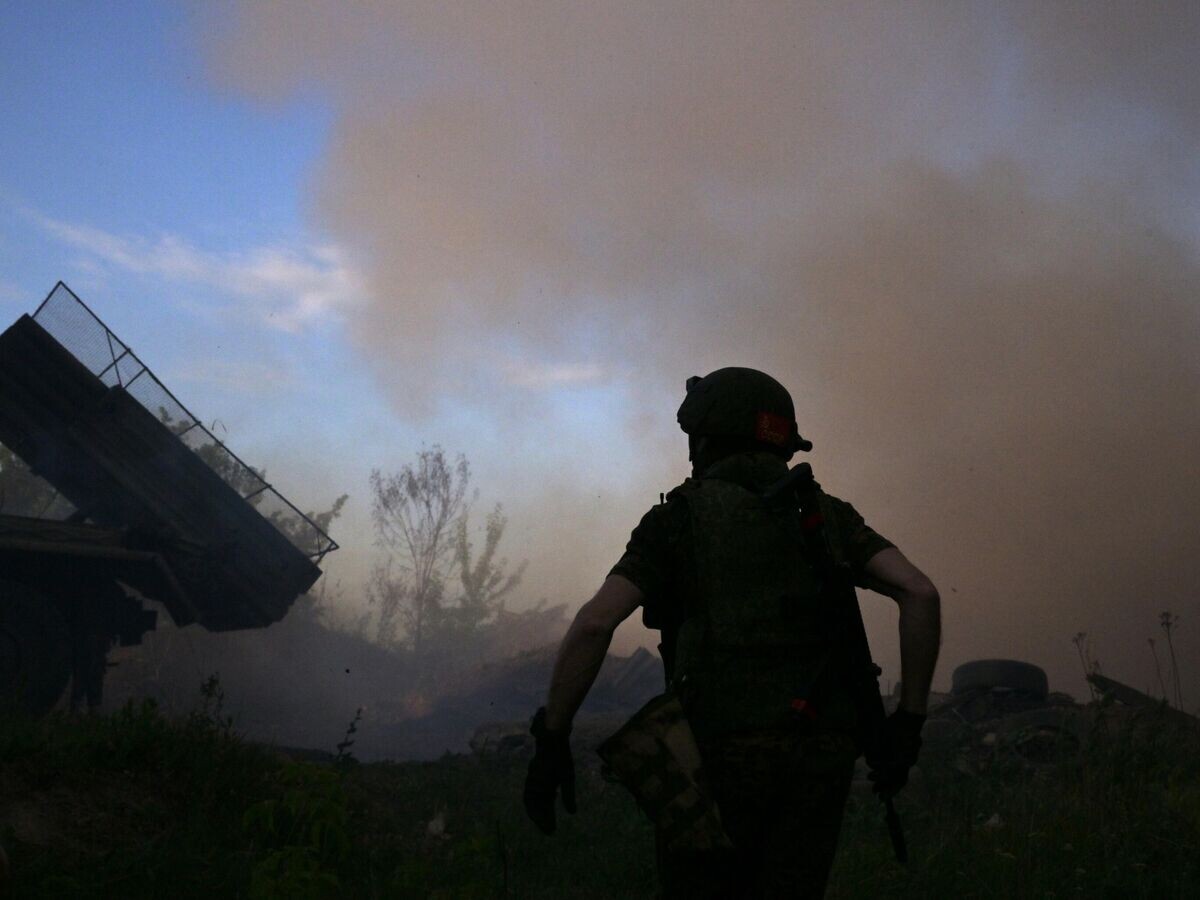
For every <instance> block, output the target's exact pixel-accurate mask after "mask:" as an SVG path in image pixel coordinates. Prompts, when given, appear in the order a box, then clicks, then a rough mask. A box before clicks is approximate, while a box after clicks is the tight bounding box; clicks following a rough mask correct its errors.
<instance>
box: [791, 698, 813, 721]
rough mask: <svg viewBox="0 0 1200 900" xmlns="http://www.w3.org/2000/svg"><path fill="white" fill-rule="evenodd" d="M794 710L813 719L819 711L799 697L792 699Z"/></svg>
mask: <svg viewBox="0 0 1200 900" xmlns="http://www.w3.org/2000/svg"><path fill="white" fill-rule="evenodd" d="M792 712H795V713H799V714H800V715H802V716H807V717H808V718H810V719H813V720H815V719H816V718H817V711H816V710H815V709H813V707H812V704H811V703H809V702H808V701H807V700H804V699H802V698H799V697H798V698H796V699H795V700H793V701H792Z"/></svg>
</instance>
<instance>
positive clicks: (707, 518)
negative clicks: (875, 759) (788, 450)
mask: <svg viewBox="0 0 1200 900" xmlns="http://www.w3.org/2000/svg"><path fill="white" fill-rule="evenodd" d="M680 493H681V495H682V499H684V500H685V502H686V503H687V507H688V511H689V514H690V519H691V534H692V543H693V548H694V550H693V552H694V559H695V567H696V573H695V574H696V579H695V585H696V595H695V596H694V597H692V598H689V601H688V606H689V608H688V609H687V610H686V611H685V612H686V618H685V620H684V622H683V624H682V625H681V626H680V629H679V634H678V638H677V641H676V645H675V653H674V664H673V671H672V673H671V683H672V686H673V687H674V689H675V690H676V691H677V692H678V694H679V696H680V699H681V700H682V701H683V704H684V708H685V710H686V711H687V716H688V720H689V722H690V723H691V725H692V728H693V729H694V730H695V732H696V735H697V737H698V738H700V739H703V738H706V737H716V736H720V735H723V734H728V733H733V732H738V731H747V730H757V729H776V728H792V727H795V726H797V725H798V724H799V725H802V726H804V727H807V728H812V727H814V726H818V727H822V728H830V729H839V730H843V729H844V730H851V729H853V727H854V711H853V703H852V701H849V700H848V699H846V698H844V697H842V696H840V695H839V692H838V691H837V689H836V681H837V677H836V673H837V672H838V671H841V670H843V667H842V665H841V655H842V654H841V652H840V651H841V648H842V644H843V641H842V620H841V617H840V616H839V615H838V610H837V609H834V608H831V607H833V606H834V605H835V604H836V601H837V599H838V598H837V596H836V594H835V593H834V592H832V591H830V590H829V589H828V588H829V585H828V584H823V583H822V581H823V580H825V579H824V578H823V575H822V569H825V568H826V566H825V565H823V564H821V563H818V564H815V565H814V562H816V557H815V556H814V554H815V553H818V552H823V553H826V554H827V557H826V558H825V560H824V561H825V562H827V563H828V564H829V565H830V566H836V565H838V564H839V562H841V560H839V559H838V558H837V557H840V556H841V554H840V552H832V551H833V548H832V547H828V548H821V549H820V550H817V549H815V548H812V549H809V550H806V548H805V545H804V535H803V532H802V529H801V516H800V511H799V510H798V509H797V508H796V506H795V504H792V503H783V504H780V503H770V502H768V501H766V500H764V499H763V498H762V497H761V496H759V495H758V494H756V493H755V492H754V491H752V490H750V489H749V488H747V487H743V486H742V485H740V484H737V483H734V482H732V481H724V480H721V479H718V478H705V479H702V480H700V481H699V482H692V483H691V484H690V485H689V486H688V487H687V488H686V489H685V490H683V491H681V492H680ZM821 499H822V500H824V498H823V497H822V498H821ZM822 506H824V507H826V508H827V506H828V504H827V503H822ZM826 515H828V512H826ZM834 542H835V538H834V536H832V535H831V539H830V544H833V543H834ZM829 557H832V558H829ZM843 565H844V563H843Z"/></svg>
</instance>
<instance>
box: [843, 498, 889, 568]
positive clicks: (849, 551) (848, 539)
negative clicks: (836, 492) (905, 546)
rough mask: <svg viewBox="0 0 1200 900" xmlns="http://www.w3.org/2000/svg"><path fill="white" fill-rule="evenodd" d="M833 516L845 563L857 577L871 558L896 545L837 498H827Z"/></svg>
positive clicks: (855, 510) (847, 504)
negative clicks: (835, 519)
mask: <svg viewBox="0 0 1200 900" xmlns="http://www.w3.org/2000/svg"><path fill="white" fill-rule="evenodd" d="M829 499H830V501H831V503H832V505H833V510H834V514H835V515H836V516H837V518H838V521H837V523H836V527H837V532H838V534H839V536H840V538H841V540H842V546H843V548H844V552H845V554H846V561H847V562H849V563H850V568H851V569H853V570H854V573H855V575H858V574H859V573H861V572H862V571H863V569H864V568H865V567H866V565H867V563H868V562H869V561H870V559H871V557H872V556H874V555H875V554H876V553H878V552H879V551H880V550H886V549H887V548H888V547H895V546H896V545H895V544H893V543H892V542H891V541H889V540H888V539H887V538H885V537H884V536H883V535H881V534H880V533H879V532H877V531H876V530H875V529H874V528H872V527H871V526H870V525H868V524H867V523H866V522H865V521H864V520H863V517H862V515H860V514H859V512H858V510H857V509H855V508H854V507H853V506H851V505H850V504H849V503H847V502H846V501H845V500H840V499H838V498H837V497H830V498H829Z"/></svg>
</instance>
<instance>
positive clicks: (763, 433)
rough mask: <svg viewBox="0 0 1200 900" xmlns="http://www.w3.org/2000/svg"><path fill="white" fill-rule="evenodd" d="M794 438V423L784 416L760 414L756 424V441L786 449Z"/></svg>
mask: <svg viewBox="0 0 1200 900" xmlns="http://www.w3.org/2000/svg"><path fill="white" fill-rule="evenodd" d="M791 436H792V423H791V422H790V421H788V420H787V419H785V418H784V417H783V416H777V415H775V414H774V413H769V412H760V413H759V414H758V417H757V419H755V422H754V439H755V440H758V441H764V442H765V443H768V444H774V445H775V446H776V447H786V446H787V445H788V441H789V439H790V438H791Z"/></svg>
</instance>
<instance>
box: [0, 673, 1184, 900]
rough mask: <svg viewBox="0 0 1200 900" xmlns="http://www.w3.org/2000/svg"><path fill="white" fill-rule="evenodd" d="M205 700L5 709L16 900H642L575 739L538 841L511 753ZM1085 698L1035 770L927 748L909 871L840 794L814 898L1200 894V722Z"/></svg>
mask: <svg viewBox="0 0 1200 900" xmlns="http://www.w3.org/2000/svg"><path fill="white" fill-rule="evenodd" d="M210 694H211V695H210V696H209V697H208V698H207V700H208V703H209V708H208V709H207V710H201V711H199V712H197V713H195V714H193V715H192V716H190V717H187V718H184V719H180V720H170V719H167V718H165V717H163V716H162V715H161V714H159V712H158V710H156V709H155V708H154V706H153V705H152V704H143V705H139V706H127V707H126V708H125V709H123V710H122V711H121V712H119V713H117V714H114V715H111V716H95V717H92V716H88V717H74V718H73V717H52V718H50V719H47V720H45V721H42V722H30V721H28V720H13V719H7V720H3V721H0V841H2V842H3V843H4V845H5V846H6V848H7V849H8V851H9V855H10V857H11V861H12V868H13V884H12V888H13V895H14V896H17V897H34V898H38V897H46V898H49V897H54V898H69V897H171V898H184V897H212V896H221V897H263V898H265V897H296V898H303V897H312V898H318V897H355V898H357V897H363V898H376V897H378V898H385V897H387V898H390V897H399V898H404V897H414V898H415V897H420V898H465V900H469V898H493V897H510V898H521V900H525V898H529V900H537V898H556V900H557V898H564V900H565V898H609V897H614V898H615V897H619V898H642V897H644V898H649V897H653V896H654V895H655V880H654V865H653V838H652V831H651V828H650V826H649V824H648V823H647V822H646V821H645V820H644V818H643V817H642V816H641V814H640V813H639V812H638V811H637V810H636V808H635V807H634V805H633V802H632V800H630V799H629V797H628V796H627V795H626V794H625V793H624V791H623V790H622V789H621V788H619V787H618V786H615V785H612V784H609V783H607V782H605V781H603V780H602V779H601V778H600V777H599V773H598V771H597V769H596V768H595V767H594V766H591V765H587V764H586V763H587V759H586V754H584V753H580V754H579V756H580V758H581V759H580V762H581V765H580V773H579V791H578V793H579V813H578V815H576V816H574V817H570V816H565V815H564V816H562V817H561V818H560V822H559V830H558V833H557V834H556V835H554V836H553V837H551V838H547V837H544V836H542V835H541V834H540V833H539V832H537V831H536V830H535V829H534V828H533V827H532V826H531V825H530V824H529V823H528V822H527V821H526V820H525V817H524V813H523V810H522V809H521V805H520V788H521V783H522V780H523V777H524V770H525V762H524V761H523V760H520V759H513V760H503V759H501V760H478V759H475V758H471V757H460V756H448V757H445V758H443V759H442V760H439V761H437V762H429V763H403V764H389V763H379V764H372V765H358V764H354V763H352V762H350V761H346V760H343V761H342V763H340V764H331V765H314V764H310V763H298V762H294V761H290V760H288V759H286V758H283V757H281V756H280V755H278V754H276V753H273V752H271V751H269V750H266V749H263V748H259V747H255V746H252V745H248V744H246V743H245V742H243V741H241V740H240V739H239V738H238V736H237V735H236V733H235V732H234V730H233V729H232V727H231V726H230V724H229V722H228V720H227V719H225V718H223V717H222V715H221V713H220V710H219V696H217V695H216V694H215V693H212V692H210ZM1093 709H1095V710H1096V714H1095V723H1096V724H1095V726H1094V727H1093V728H1091V729H1090V730H1089V731H1087V732H1086V733H1085V734H1083V735H1082V737H1081V738H1080V739H1079V740H1075V739H1072V738H1069V737H1067V736H1066V735H1064V736H1062V737H1061V738H1060V739H1059V740H1057V741H1054V742H1049V743H1047V742H1045V741H1043V742H1042V743H1041V744H1037V745H1036V746H1037V747H1038V748H1039V754H1038V759H1039V760H1040V761H1039V762H1037V763H1031V762H1030V761H1029V759H1028V758H1027V757H1028V756H1029V755H1030V754H1029V746H1031V745H1022V744H1021V743H1020V742H1019V741H1010V740H1007V739H1001V740H999V741H997V742H995V743H994V744H990V745H987V746H985V745H984V744H982V743H981V742H979V741H978V737H979V735H978V734H976V735H974V736H967V737H966V738H965V740H966V741H967V743H966V744H965V745H945V746H941V747H937V746H935V747H932V748H930V749H929V750H928V752H927V753H926V754H925V756H924V758H923V759H922V763H921V767H922V777H921V778H920V779H919V780H918V783H916V784H914V785H913V786H912V787H911V788H909V789H907V790H906V791H905V792H904V793H902V794H901V795H900V797H899V798H898V801H899V806H900V811H901V814H902V816H903V817H904V822H905V827H906V830H907V832H908V843H909V851H910V856H911V858H912V863H911V864H910V866H909V867H908V868H903V867H900V866H899V865H897V864H896V863H895V862H894V860H893V859H892V857H891V848H890V845H889V843H888V840H887V836H886V830H885V829H884V826H883V824H882V822H881V819H880V816H881V811H880V808H879V804H878V803H877V802H876V801H875V800H874V798H873V797H871V796H870V795H869V794H866V795H860V794H857V793H856V794H855V795H853V796H852V798H851V801H850V804H849V806H848V809H847V815H846V820H845V823H844V827H843V832H842V839H841V847H840V850H839V854H838V858H837V861H836V863H835V866H834V872H833V875H832V878H831V883H830V889H829V896H830V897H832V898H859V897H863V898H866V897H872V898H874V897H914V898H916V897H938V898H941V897H988V898H992V897H997V898H998V897H1037V898H1047V897H1067V896H1071V897H1075V896H1088V897H1113V898H1117V897H1120V898H1125V897H1147V898H1149V897H1153V898H1173V897H1179V898H1183V897H1189V898H1190V897H1193V896H1200V857H1198V856H1197V854H1196V853H1195V848H1196V847H1198V846H1200V752H1198V749H1200V748H1198V746H1197V736H1196V732H1195V730H1194V729H1189V728H1188V727H1187V726H1186V725H1180V724H1178V723H1179V721H1180V720H1179V717H1178V716H1175V717H1174V718H1168V717H1167V716H1165V715H1163V714H1162V713H1161V712H1158V711H1155V710H1148V711H1145V712H1142V713H1139V714H1137V715H1130V714H1124V715H1120V714H1118V713H1119V712H1120V711H1119V710H1116V709H1107V710H1099V709H1098V708H1096V707H1093ZM1126 712H1127V711H1126ZM968 730H969V729H968ZM344 749H348V748H344Z"/></svg>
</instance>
